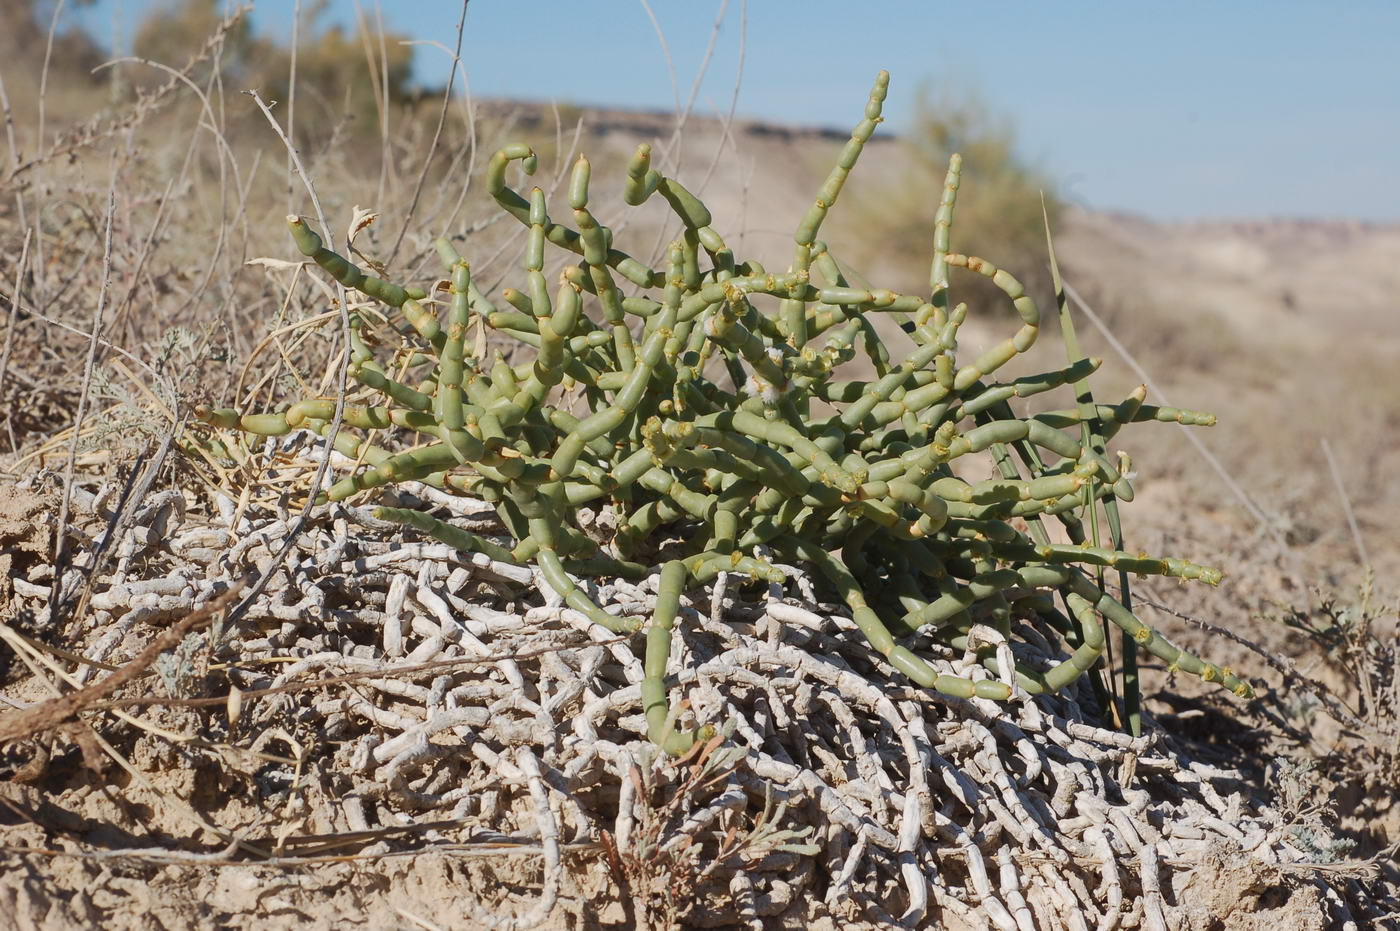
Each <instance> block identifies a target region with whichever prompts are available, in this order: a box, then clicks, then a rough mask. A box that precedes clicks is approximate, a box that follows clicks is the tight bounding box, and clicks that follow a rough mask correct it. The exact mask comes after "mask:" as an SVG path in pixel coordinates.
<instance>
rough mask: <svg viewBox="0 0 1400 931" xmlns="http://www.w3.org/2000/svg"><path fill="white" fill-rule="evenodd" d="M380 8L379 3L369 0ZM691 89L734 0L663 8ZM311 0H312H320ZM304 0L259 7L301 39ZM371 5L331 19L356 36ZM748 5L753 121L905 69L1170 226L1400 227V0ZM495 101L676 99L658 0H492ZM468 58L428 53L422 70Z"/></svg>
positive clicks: (711, 108) (421, 32) (848, 116)
mask: <svg viewBox="0 0 1400 931" xmlns="http://www.w3.org/2000/svg"><path fill="white" fill-rule="evenodd" d="M358 2H359V5H360V7H361V9H362V10H364V12H365V13H366V15H369V16H374V15H375V11H376V3H375V0H358ZM650 3H651V8H652V11H653V12H654V13H655V15H656V17H657V19H658V21H659V22H660V24H661V27H662V29H663V31H664V33H665V36H666V40H667V43H668V45H669V48H670V51H671V54H672V56H673V59H674V62H675V69H676V76H677V80H678V82H679V85H680V94H681V97H682V99H684V98H685V97H687V96H688V94H689V91H690V86H691V83H692V82H693V81H694V79H695V76H696V74H697V71H698V70H699V67H700V64H701V61H702V59H703V57H704V53H705V48H706V45H707V43H708V41H709V37H710V33H711V27H712V25H713V23H714V21H715V19H716V15H717V13H718V12H719V9H720V6H721V3H720V0H650ZM159 5H160V3H159V2H158V0H98V3H97V4H96V6H95V7H93V8H92V9H90V10H88V11H86V12H84V13H83V19H84V21H85V22H87V23H89V24H90V26H91V28H92V29H93V31H94V32H95V33H97V34H98V35H99V36H100V37H103V38H107V39H109V41H110V39H111V37H112V35H113V29H114V27H115V30H116V42H115V44H116V45H117V46H118V47H120V46H121V44H122V41H123V37H125V38H126V39H128V40H129V37H130V35H131V34H132V33H133V32H134V29H135V27H134V24H135V23H136V22H138V21H139V20H140V19H141V18H142V16H144V15H145V14H146V13H147V12H148V11H149V10H150V9H152V8H155V7H158V6H159ZM309 5H310V0H306V2H303V6H304V7H306V6H309ZM377 9H378V10H379V11H380V13H381V14H382V16H383V19H384V22H385V25H386V26H387V28H388V29H390V30H391V31H394V32H399V33H403V34H406V35H408V36H410V37H413V38H420V39H431V40H435V41H438V42H441V43H443V44H445V45H447V46H448V47H451V45H452V43H453V40H454V37H455V29H456V23H457V17H458V12H459V10H460V4H459V2H458V0H380V3H379V5H378V7H377ZM292 10H293V2H292V0H257V2H256V6H255V11H254V24H255V26H256V28H258V29H259V30H261V31H264V32H268V33H281V34H287V33H288V32H289V29H290V23H291V17H292ZM355 15H356V2H355V0H330V3H329V9H328V16H327V18H328V20H329V21H335V22H341V23H345V24H347V25H349V26H350V27H351V28H353V24H354V22H355ZM744 18H745V4H744V2H743V0H729V3H728V7H727V10H726V13H725V18H724V21H723V24H722V26H721V29H720V33H719V37H718V40H717V43H716V46H715V50H714V54H713V58H712V60H711V62H710V66H709V69H708V71H707V73H706V77H705V80H704V82H703V84H702V85H701V88H700V92H699V96H698V97H697V107H698V108H699V109H700V110H701V111H702V112H722V111H724V110H726V109H727V108H728V106H729V101H730V97H731V95H732V94H733V89H734V84H735V78H736V74H737V71H738V66H739V60H740V56H739V47H740V39H741V36H742V37H743V38H744V40H745V49H744V74H743V82H742V85H741V86H740V94H739V106H738V109H739V112H740V114H742V115H747V116H754V117H764V118H769V119H775V120H781V121H785V122H793V123H819V124H824V125H833V126H841V127H844V126H847V125H849V124H850V123H852V121H853V120H855V119H857V118H858V116H859V113H860V109H861V105H862V102H863V101H864V98H865V95H866V92H867V90H868V88H869V85H870V82H871V79H872V78H873V76H874V74H875V73H876V72H877V71H878V70H879V69H881V68H885V69H888V70H889V71H890V73H891V75H892V82H891V91H890V101H889V105H888V109H887V111H886V113H887V115H888V117H889V125H890V126H891V127H892V128H893V129H894V130H896V131H898V129H899V128H900V125H901V122H902V121H903V120H907V118H908V115H909V113H910V111H911V105H912V103H913V100H914V95H915V91H916V89H917V88H918V87H919V86H920V85H927V86H929V87H930V88H932V89H934V90H935V92H937V93H944V94H955V95H956V94H962V93H971V94H976V95H977V96H978V97H979V98H980V99H983V100H985V101H986V102H987V104H988V106H989V108H990V109H991V110H992V111H993V112H994V113H995V114H996V115H997V116H999V117H1004V118H1006V119H1008V120H1009V121H1011V122H1012V124H1013V125H1014V126H1015V127H1016V129H1017V133H1018V137H1019V140H1020V147H1021V151H1022V153H1023V154H1024V155H1025V156H1026V157H1027V158H1028V159H1030V160H1031V161H1033V162H1035V163H1036V164H1038V165H1039V166H1041V167H1043V168H1044V169H1046V170H1048V171H1049V172H1050V173H1051V174H1052V175H1054V176H1056V177H1058V178H1060V179H1061V181H1062V183H1063V193H1064V194H1065V195H1066V196H1067V197H1068V198H1069V199H1071V200H1073V201H1077V202H1080V203H1083V204H1086V205H1088V206H1092V207H1098V208H1110V209H1121V210H1129V211H1133V212H1138V213H1143V214H1146V215H1149V216H1153V217H1158V218H1165V219H1182V218H1193V217H1263V216H1329V217H1351V218H1357V219H1364V220H1382V221H1397V220H1400V65H1397V64H1396V60H1397V59H1400V2H1395V0H1349V2H1343V3H1336V2H1314V0H1271V2H1270V0H1226V2H1196V0H1177V2H1172V3H1166V2H1158V0H1130V2H1107V0H1104V2H1079V0H1040V2H1034V0H1001V2H985V3H981V4H973V3H967V2H965V0H964V2H960V3H951V2H943V0H927V2H915V0H885V2H881V0H866V2H864V3H860V2H857V0H844V2H841V0H800V2H798V0H748V4H747V28H744V27H743V25H742V20H743V19H744ZM463 59H464V61H465V62H466V66H467V69H468V74H469V77H470V80H471V86H472V90H473V92H474V93H476V94H482V95H489V96H502V97H504V96H515V97H524V98H531V99H537V100H550V99H556V100H559V101H561V102H564V101H569V102H576V103H594V104H607V105H615V106H633V107H646V108H670V107H672V106H673V105H674V99H675V96H674V92H673V87H672V81H671V77H670V73H669V71H668V67H667V63H666V59H665V57H664V56H663V54H662V52H661V48H660V44H659V42H658V40H657V36H656V31H655V29H654V28H653V25H652V23H651V20H650V19H649V17H648V15H647V12H646V9H645V7H644V6H643V4H642V3H641V2H640V0H472V2H471V5H470V7H469V10H468V13H467V26H466V34H465V38H464V41H463ZM449 60H450V59H449V58H448V56H447V55H446V54H445V53H443V52H442V51H440V50H438V49H435V48H432V47H428V46H423V47H420V48H419V51H418V75H419V77H420V78H421V79H422V80H423V81H425V82H427V83H441V82H443V81H444V80H445V78H446V75H447V67H448V64H449Z"/></svg>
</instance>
